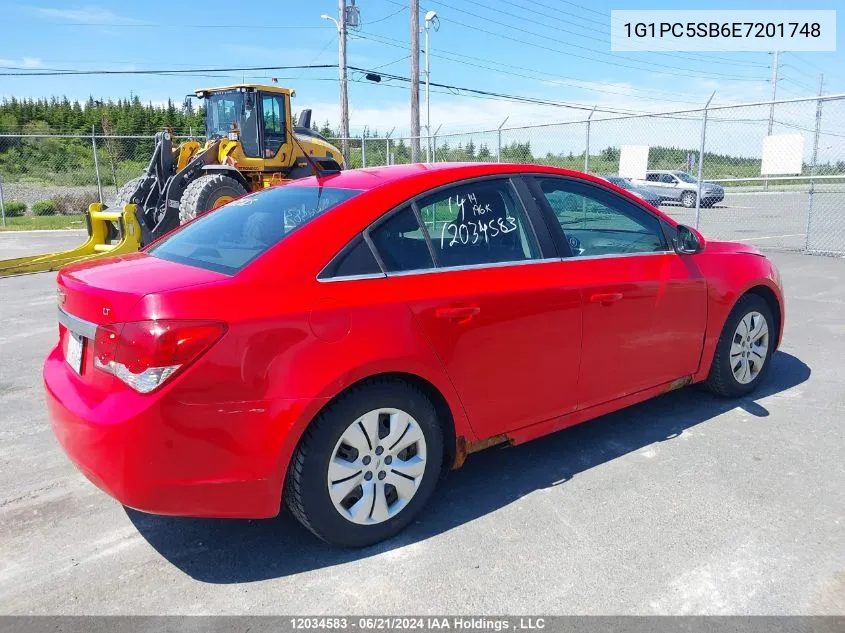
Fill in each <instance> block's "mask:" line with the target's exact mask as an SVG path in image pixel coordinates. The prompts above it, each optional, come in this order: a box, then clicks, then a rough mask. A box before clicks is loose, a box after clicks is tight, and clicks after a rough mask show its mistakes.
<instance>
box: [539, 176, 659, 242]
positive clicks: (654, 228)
mask: <svg viewBox="0 0 845 633" xmlns="http://www.w3.org/2000/svg"><path fill="white" fill-rule="evenodd" d="M537 181H538V183H539V184H540V188H541V189H542V191H543V195H544V196H545V198H546V200H547V201H548V203H549V206H550V207H551V209H552V212H553V213H554V216H555V218H556V219H557V221H558V222H559V223H560V226H561V228H562V229H563V232H564V234H565V235H566V239H567V240H568V241H569V246H570V248H571V250H572V254H573V256H575V257H579V256H581V257H587V256H596V255H625V254H631V253H654V252H659V251H665V250H667V245H666V238H665V237H664V235H663V230H662V227H661V225H660V220H658V219H657V218H656V217H654V216H653V215H651V214H650V213H648V212H647V211H645V210H643V209H641V208H639V207H638V206H636V205H635V204H633V203H631V202H629V201H627V200H623V199H622V198H620V197H618V196H616V195H614V194H613V193H612V192H610V191H607V190H605V189H601V188H599V187H594V186H591V185H587V184H584V183H580V182H576V181H572V180H563V179H559V178H538V179H537Z"/></svg>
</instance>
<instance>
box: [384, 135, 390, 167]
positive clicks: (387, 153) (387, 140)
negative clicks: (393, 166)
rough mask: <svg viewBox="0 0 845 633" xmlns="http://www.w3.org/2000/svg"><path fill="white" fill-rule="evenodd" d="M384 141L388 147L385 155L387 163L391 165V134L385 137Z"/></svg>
mask: <svg viewBox="0 0 845 633" xmlns="http://www.w3.org/2000/svg"><path fill="white" fill-rule="evenodd" d="M384 143H385V146H386V148H387V149H386V153H385V155H384V160H385V164H386V165H390V137H389V136H388V137H387V138H386V139H384Z"/></svg>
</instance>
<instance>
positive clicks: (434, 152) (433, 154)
mask: <svg viewBox="0 0 845 633" xmlns="http://www.w3.org/2000/svg"><path fill="white" fill-rule="evenodd" d="M442 127H443V124H442V123H441V124H440V125H438V126H437V129H436V130H434V134H432V135H431V136H430V137H429V139H428V142H429V143H430V144H431V162H432V163H436V162H437V134H438V133H439V132H440V128H442Z"/></svg>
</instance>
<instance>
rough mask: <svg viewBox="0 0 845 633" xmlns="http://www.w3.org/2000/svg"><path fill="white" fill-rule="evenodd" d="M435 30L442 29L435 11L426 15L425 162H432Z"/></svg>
mask: <svg viewBox="0 0 845 633" xmlns="http://www.w3.org/2000/svg"><path fill="white" fill-rule="evenodd" d="M432 26H434V30H435V31H437V30H439V29H440V20H439V19H438V17H437V13H436V12H435V11H429V12H428V13H426V14H425V135H426V144H425V162H427V163H430V162H431V65H430V63H429V53H428V32H429V30H430V29H431V27H432Z"/></svg>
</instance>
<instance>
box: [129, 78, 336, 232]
mask: <svg viewBox="0 0 845 633" xmlns="http://www.w3.org/2000/svg"><path fill="white" fill-rule="evenodd" d="M292 95H293V91H291V90H290V89H288V88H280V87H278V86H258V85H251V84H242V85H236V86H226V87H223V88H207V89H200V90H197V91H196V93H195V95H189V97H188V99H190V98H191V97H193V96H196V97H197V98H199V99H202V100H203V101H204V102H205V135H206V141H205V144H204V145H201V144H200V143H198V142H197V141H186V142H184V143H182V144H181V145H179V146H177V147H174V146H173V137H172V133H171V132H169V131H167V132H159V133H158V134H157V135H156V146H155V150H154V151H153V157H152V159H151V160H150V164H149V166H148V167H147V169H146V171H145V172H144V174H143V175H142V176H140V177H139V178H136V179H135V180H131V181H129V182H128V183H126V184H125V185H124V186H123V188H122V189H121V191H120V192H119V194H118V202H117V203H118V205H121V206H122V205H125V204H136V205H137V209H136V215H137V217H138V223H139V224H140V225H141V232H142V234H141V243H142V244H146V243H147V242H149V241H151V240H153V239H156V238H157V237H160V236H161V235H164V234H165V233H167V232H168V231H170V230H172V229H174V228H175V227H177V226H179V224H182V223H185V222H187V221H189V220H191V219H193V218H194V217H196V216H197V215H200V214H202V213H205V212H206V211H209V210H211V209H215V208H217V207H219V206H221V205H223V204H226V203H227V202H229V201H230V200H233V199H234V198H237V197H239V196H242V195H244V194H246V193H249V192H252V191H258V190H259V189H264V188H265V187H269V186H270V185H273V184H277V183H279V182H281V181H283V180H288V179H292V178H302V177H304V176H310V175H312V174H313V173H314V171H315V170H319V171H320V172H321V173H327V172H329V173H330V172H334V171H339V170H340V169H342V168H343V159H342V157H341V153H340V150H339V149H338V148H336V147H335V146H334V145H332V144H331V143H329V142H328V141H327V140H326V139H325V138H323V137H322V136H320V135H319V134H317V133H316V132H313V131H312V130H311V111H310V110H304V111H303V112H302V113H301V114H300V116H299V120H298V121H297V123H296V125H294V123H293V121H292V119H291V108H290V99H291V96H292ZM188 99H186V101H187V100H188Z"/></svg>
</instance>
